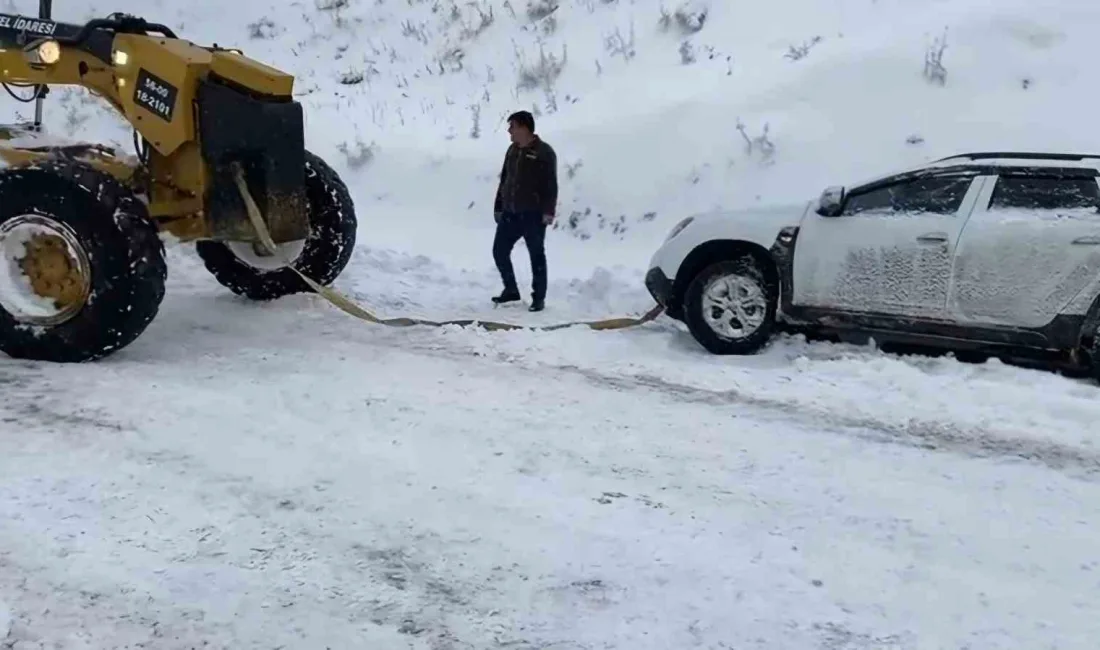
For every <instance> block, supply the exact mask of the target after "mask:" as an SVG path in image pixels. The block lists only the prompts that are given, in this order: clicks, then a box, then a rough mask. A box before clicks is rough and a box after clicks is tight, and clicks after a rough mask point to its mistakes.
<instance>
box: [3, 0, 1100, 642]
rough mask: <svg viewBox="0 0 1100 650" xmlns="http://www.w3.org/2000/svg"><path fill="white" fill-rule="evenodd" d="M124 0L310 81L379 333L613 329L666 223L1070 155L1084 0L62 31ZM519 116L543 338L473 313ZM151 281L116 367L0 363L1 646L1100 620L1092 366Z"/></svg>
mask: <svg viewBox="0 0 1100 650" xmlns="http://www.w3.org/2000/svg"><path fill="white" fill-rule="evenodd" d="M36 7H37V2H35V1H34V0H8V2H7V3H6V5H5V7H4V10H5V11H16V12H22V13H34V12H35V11H36ZM114 11H128V12H132V13H136V14H139V15H142V16H144V17H145V18H147V19H149V20H151V21H155V22H161V23H165V24H167V25H169V26H170V27H172V28H173V29H174V30H176V31H177V32H178V33H179V34H180V35H181V36H183V37H185V38H189V39H191V40H194V41H197V42H202V43H213V42H217V43H218V44H221V45H232V46H240V47H242V48H243V49H244V50H245V52H246V53H247V54H249V55H251V56H254V57H256V58H259V59H261V60H264V61H266V62H269V63H272V64H274V65H276V66H279V67H282V68H285V69H287V70H289V71H291V72H293V73H295V74H296V75H297V76H298V82H297V90H298V93H299V98H300V100H301V101H302V102H303V104H304V105H305V106H306V110H307V129H308V134H307V143H308V146H309V147H310V148H311V149H312V150H313V151H315V152H316V153H318V154H320V155H322V156H323V157H325V158H326V159H328V160H329V161H330V162H331V163H332V164H333V165H334V166H335V167H336V168H337V169H338V171H339V172H340V173H341V174H343V175H344V178H345V180H346V181H347V182H348V184H349V186H350V187H351V190H352V193H353V195H354V198H355V201H356V205H357V209H358V213H359V223H360V231H359V237H358V245H357V250H356V251H355V256H354V258H353V260H352V263H351V265H350V266H349V267H348V270H347V271H346V272H345V274H344V275H343V276H341V278H340V279H339V280H338V281H337V283H336V285H337V286H338V287H339V288H340V289H341V290H343V291H345V292H347V293H348V294H350V295H352V296H353V297H355V298H356V299H357V300H361V301H363V302H365V303H367V304H370V305H373V306H375V307H378V308H379V309H380V310H381V311H382V312H383V313H384V314H387V315H406V314H419V315H428V316H437V317H472V316H480V317H492V318H494V319H510V320H513V321H516V322H532V323H535V322H557V321H563V320H572V319H574V318H589V317H601V316H610V315H626V314H628V313H635V314H636V313H640V312H642V311H644V310H646V309H648V308H649V307H650V305H651V302H650V299H649V297H648V294H647V293H646V292H645V289H644V287H643V286H642V274H643V272H644V269H645V265H646V261H647V260H648V258H649V256H650V254H651V253H652V251H653V249H654V248H655V247H656V246H657V245H658V244H659V243H660V242H661V240H662V239H663V237H664V235H665V233H666V232H667V231H668V229H669V228H670V227H671V226H672V225H673V224H674V223H675V222H677V221H678V220H679V219H681V218H682V217H683V216H686V215H687V214H688V213H690V212H693V211H696V210H700V209H705V208H710V207H713V206H716V205H726V206H732V205H737V204H754V203H759V202H770V201H780V200H781V201H787V200H790V199H792V198H795V199H801V198H806V197H809V196H812V195H815V194H816V193H817V192H818V191H819V190H820V189H821V187H823V186H825V185H828V184H834V183H847V182H850V181H852V180H858V179H860V178H863V177H866V176H870V175H875V174H878V173H880V172H883V171H887V170H890V169H894V168H898V167H904V166H908V165H910V164H912V163H914V162H918V161H922V160H926V159H930V158H936V157H942V156H946V155H949V154H952V153H957V152H960V151H964V150H975V149H987V148H988V149H998V150H1004V149H1020V148H1023V149H1035V148H1040V149H1041V148H1059V149H1062V148H1064V149H1071V150H1075V151H1100V132H1098V131H1097V130H1096V129H1094V128H1092V127H1093V125H1094V124H1095V122H1096V119H1095V107H1096V105H1097V103H1098V102H1097V99H1098V98H1100V91H1098V90H1097V84H1096V74H1095V63H1094V62H1095V61H1098V60H1100V41H1098V40H1097V39H1096V36H1095V35H1096V33H1097V30H1098V29H1100V4H1097V3H1096V2H1094V1H1087V0H1061V1H1059V2H1056V1H1054V0H999V1H998V2H988V1H985V0H921V1H920V2H916V1H913V0H829V1H828V2H826V1H824V0H786V2H776V3H745V2H732V1H727V2H722V1H719V0H711V1H710V2H709V4H708V3H705V2H683V3H679V0H667V1H666V2H665V3H664V4H662V3H661V2H659V1H658V0H633V1H630V0H560V2H551V3H548V2H547V0H535V1H533V2H531V3H527V2H525V0H474V1H473V2H469V3H467V2H455V1H454V0H301V1H296V2H292V1H287V2H279V1H275V0H268V1H266V2H264V1H260V0H257V1H249V2H237V3H232V2H225V1H224V0H217V1H215V0H188V1H186V2H185V1H183V0H178V1H177V0H172V1H169V0H114V2H112V3H110V4H109V5H108V4H103V3H100V2H93V1H91V0H57V2H55V8H54V12H55V17H56V18H58V19H62V20H66V21H68V22H81V21H84V20H86V19H89V18H92V17H95V16H102V15H104V14H107V13H110V12H114ZM944 39H946V40H944ZM944 43H946V48H945V49H944ZM521 108H527V109H529V110H534V111H535V112H536V113H537V114H538V131H539V132H540V133H541V134H542V135H543V137H544V138H545V139H546V140H547V141H548V142H549V143H551V144H552V145H553V146H554V147H555V149H556V150H557V152H558V156H559V161H560V164H561V167H560V170H559V171H560V174H561V183H562V193H561V205H560V208H559V214H560V215H561V219H560V221H559V223H558V225H557V227H556V229H555V230H554V231H553V232H551V233H550V234H549V235H548V238H547V248H548V255H549V267H550V290H549V293H548V296H547V300H548V308H547V311H546V312H545V313H542V314H537V315H530V314H528V313H527V312H526V311H513V310H506V309H500V310H494V309H492V308H491V307H490V306H488V305H487V303H488V298H489V296H490V295H492V294H494V293H496V292H497V291H499V288H500V286H499V278H498V277H497V275H496V271H495V269H494V268H493V265H492V259H491V255H490V244H491V241H492V230H493V220H492V215H491V202H492V198H493V194H494V191H495V183H496V175H497V173H498V172H499V169H500V164H501V161H502V156H503V154H504V150H505V147H506V146H507V135H506V133H505V130H504V129H505V124H503V122H502V120H503V117H504V116H505V115H507V114H508V113H510V112H512V111H514V110H517V109H521ZM20 111H22V113H21V114H20V113H19V112H20ZM0 115H2V116H3V117H0V120H3V121H8V120H13V119H29V117H30V114H29V113H28V112H27V105H23V104H16V103H15V102H6V103H3V104H2V106H0ZM47 118H48V124H49V128H50V130H51V131H53V132H55V133H59V134H63V135H67V136H69V137H78V138H84V139H102V140H107V141H114V142H115V143H117V144H118V145H119V146H121V147H122V148H123V149H126V150H127V151H128V150H129V149H130V147H131V145H130V142H131V137H130V133H129V131H128V130H127V129H125V128H123V125H121V124H120V123H119V122H118V121H117V120H116V119H114V118H113V117H112V116H111V115H110V114H109V113H108V112H107V110H106V108H105V107H99V104H98V102H97V100H95V99H94V98H91V97H89V96H87V95H86V94H85V93H83V92H81V91H78V90H61V89H58V90H55V91H54V93H53V94H52V95H51V98H50V101H49V104H48V107H47ZM514 259H515V260H516V267H517V271H518V273H519V276H520V282H521V289H524V293H526V286H525V285H526V284H527V281H528V278H529V275H528V273H527V262H526V255H525V252H524V250H523V247H522V245H520V246H517V248H516V251H515V254H514ZM169 262H170V269H169V287H168V296H167V297H166V299H165V303H164V306H163V308H162V310H161V312H160V314H159V315H158V317H157V319H156V320H155V321H154V322H153V324H152V325H151V326H150V327H149V329H148V330H147V331H146V332H145V334H143V336H142V337H141V338H140V339H138V341H137V342H135V343H134V344H133V345H131V346H130V347H128V348H126V349H125V350H123V351H121V352H120V353H119V354H117V355H115V356H114V357H111V358H110V359H108V360H106V361H104V362H102V363H98V364H93V365H82V366H64V367H58V366H51V365H48V364H35V363H24V362H15V361H12V360H10V359H3V360H0V385H2V386H3V388H4V390H3V396H2V397H0V647H3V648H7V647H11V648H13V650H29V649H38V648H72V649H77V648H81V649H83V648H89V649H90V648H96V649H99V648H114V647H144V648H153V649H158V650H159V649H162V648H170V649H173V650H175V649H176V648H192V647H205V648H218V649H221V648H225V649H229V648H232V649H233V650H241V649H246V648H247V649H250V648H272V647H285V648H325V647H331V648H379V649H382V650H389V649H391V648H416V649H418V650H419V649H431V650H442V649H451V648H454V649H456V650H457V649H460V648H478V649H481V648H521V649H528V648H531V649H533V648H546V649H549V648H554V649H555V650H556V649H558V648H569V649H570V650H572V649H575V648H576V649H581V648H584V649H588V648H593V649H594V648H623V649H630V650H649V649H651V648H652V649H655V650H656V649H661V650H669V649H675V650H679V649H681V648H708V649H718V648H739V649H741V648H766V649H768V650H787V649H790V650H819V649H821V650H824V649H828V650H915V649H917V648H919V649H921V650H923V649H925V648H963V647H968V648H975V649H977V648H981V649H983V650H985V649H997V650H1000V649H1009V648H1012V649H1027V650H1030V649H1033V648H1062V649H1065V648H1073V649H1075V650H1076V649H1078V648H1080V649H1082V650H1084V649H1089V650H1092V649H1093V648H1095V646H1096V639H1097V638H1100V605H1098V603H1097V600H1096V598H1095V594H1096V593H1098V592H1100V578H1098V576H1100V558H1098V557H1097V551H1096V549H1097V548H1100V482H1098V480H1097V478H1098V477H1100V447H1098V444H1097V442H1096V440H1097V436H1096V434H1095V433H1094V432H1095V431H1096V430H1097V422H1100V389H1098V388H1097V387H1096V386H1095V385H1094V384H1091V383H1088V382H1083V381H1076V380H1072V379H1067V378H1064V377H1060V376H1057V375H1054V374H1050V373H1043V372H1033V371H1028V370H1021V369H1017V368H1012V367H1007V366H1004V365H1002V364H1000V363H997V362H989V363H985V364H980V365H977V364H960V363H957V362H955V361H954V360H952V359H950V358H939V359H929V358H919V357H898V356H891V355H885V354H882V353H880V352H877V351H875V350H873V349H868V348H860V347H855V346H847V345H827V344H808V343H806V342H804V341H802V340H800V339H798V338H794V337H790V338H787V337H784V338H780V339H778V340H777V341H776V342H775V344H774V345H772V346H770V347H769V348H768V349H767V350H766V351H765V352H763V353H762V354H760V355H756V356H752V357H745V358H716V357H711V356H708V355H706V354H705V353H703V352H702V351H701V350H700V349H699V346H698V345H696V344H695V343H694V341H692V340H691V338H690V337H689V336H688V335H687V334H686V333H685V332H684V331H683V328H682V327H681V326H679V325H678V324H676V323H672V322H669V321H668V320H667V319H662V320H659V321H658V322H656V323H653V324H652V325H649V326H646V327H644V328H640V329H638V330H632V331H625V332H616V333H595V332H590V331H578V330H567V331H563V332H553V333H547V332H531V331H520V332H512V333H488V332H484V331H478V330H472V329H463V328H444V329H438V330H433V329H425V328H413V329H386V328H380V327H373V326H368V325H366V324H364V323H361V322H358V321H356V320H354V319H351V318H349V317H347V316H346V315H344V314H342V313H340V312H339V311H337V310H336V309H334V308H333V307H332V306H330V305H328V304H327V303H325V302H324V301H323V300H321V299H319V298H317V297H312V296H294V297H290V298H286V299H282V300H279V301H276V302H273V303H267V304H252V303H248V302H246V301H243V300H240V299H238V298H237V297H235V296H233V295H232V294H230V293H229V292H228V290H226V289H224V288H223V287H221V286H220V285H218V284H217V283H216V282H215V281H214V280H213V278H211V277H210V276H209V274H207V273H206V271H205V270H204V269H203V267H202V265H201V263H199V262H198V261H197V258H196V257H195V255H194V254H193V252H192V250H191V248H190V247H187V246H179V247H176V248H173V249H171V251H170V259H169ZM502 313H503V314H506V315H507V316H501V314H502Z"/></svg>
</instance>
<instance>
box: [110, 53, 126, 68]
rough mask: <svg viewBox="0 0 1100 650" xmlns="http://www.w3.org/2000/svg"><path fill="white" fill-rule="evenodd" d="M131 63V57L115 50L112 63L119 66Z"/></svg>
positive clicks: (112, 54)
mask: <svg viewBox="0 0 1100 650" xmlns="http://www.w3.org/2000/svg"><path fill="white" fill-rule="evenodd" d="M129 62H130V55H129V54H127V53H126V52H123V51H122V50H115V51H114V52H111V63H113V64H115V65H117V66H123V65H126V64H127V63H129Z"/></svg>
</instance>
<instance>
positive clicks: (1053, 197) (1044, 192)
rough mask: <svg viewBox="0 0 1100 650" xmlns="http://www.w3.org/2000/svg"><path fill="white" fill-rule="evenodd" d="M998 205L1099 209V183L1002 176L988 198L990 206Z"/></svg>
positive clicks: (993, 207)
mask: <svg viewBox="0 0 1100 650" xmlns="http://www.w3.org/2000/svg"><path fill="white" fill-rule="evenodd" d="M998 208H1000V209H1013V210H1021V209H1022V210H1075V209H1081V208H1084V209H1086V210H1089V209H1091V210H1093V211H1097V212H1100V185H1098V184H1097V183H1096V179H1095V178H1043V177H1035V176H1001V177H999V178H998V179H997V184H996V185H995V186H994V187H993V196H992V197H990V200H989V209H991V210H994V209H998Z"/></svg>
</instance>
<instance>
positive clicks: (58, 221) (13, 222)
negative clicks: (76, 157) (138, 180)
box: [0, 161, 168, 363]
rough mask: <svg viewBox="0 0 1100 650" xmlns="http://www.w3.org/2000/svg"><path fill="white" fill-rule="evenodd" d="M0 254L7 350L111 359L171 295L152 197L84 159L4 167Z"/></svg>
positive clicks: (62, 359)
mask: <svg viewBox="0 0 1100 650" xmlns="http://www.w3.org/2000/svg"><path fill="white" fill-rule="evenodd" d="M0 256H2V257H3V259H0V350H2V351H3V352H4V353H6V354H7V355H8V356H11V357H13V358H17V359H31V360H37V361H50V362H58V363H77V362H84V361H93V360H96V359H100V358H103V357H106V356H108V355H110V354H112V353H113V352H116V351H118V350H121V349H122V348H124V347H126V346H127V345H129V344H130V343H132V342H134V340H136V339H137V338H138V336H140V335H141V333H142V332H144V331H145V329H146V327H148V325H149V324H150V323H151V322H152V321H153V318H154V317H155V316H156V314H157V312H158V311H159V309H160V304H161V301H162V300H163V298H164V284H165V280H166V278H167V276H168V270H167V266H166V264H165V261H164V245H163V243H162V242H161V240H160V237H159V234H158V231H157V227H156V224H155V223H153V222H152V221H151V220H150V219H149V216H148V213H147V211H146V208H145V204H144V203H142V202H141V201H140V200H138V199H137V198H135V197H134V195H133V194H132V193H131V192H130V191H129V190H128V189H127V188H126V187H124V186H123V185H122V184H121V183H119V182H118V181H116V180H115V179H114V178H112V177H111V176H109V175H107V174H104V173H102V172H99V171H96V170H95V169H93V168H92V167H90V166H88V165H85V164H83V163H77V162H72V161H67V162H63V161H52V162H48V163H42V164H37V165H34V166H30V167H10V168H7V169H5V170H3V171H0ZM43 294H46V295H48V296H49V298H44V297H43ZM59 307H60V309H59Z"/></svg>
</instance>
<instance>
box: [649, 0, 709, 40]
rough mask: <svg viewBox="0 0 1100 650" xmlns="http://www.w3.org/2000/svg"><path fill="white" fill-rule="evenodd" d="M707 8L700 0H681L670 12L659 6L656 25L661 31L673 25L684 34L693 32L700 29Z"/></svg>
mask: <svg viewBox="0 0 1100 650" xmlns="http://www.w3.org/2000/svg"><path fill="white" fill-rule="evenodd" d="M707 14H708V9H707V5H706V3H705V2H703V1H702V0H683V1H682V2H681V3H680V4H679V5H678V6H677V7H676V9H675V10H673V11H672V13H669V11H668V9H665V8H664V7H661V18H660V19H659V20H658V21H657V25H658V26H659V27H660V28H661V31H668V30H670V29H672V27H673V26H675V27H676V28H677V29H678V30H679V31H680V32H682V33H684V34H695V33H697V32H699V31H702V29H703V26H704V25H705V24H706V22H707Z"/></svg>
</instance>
